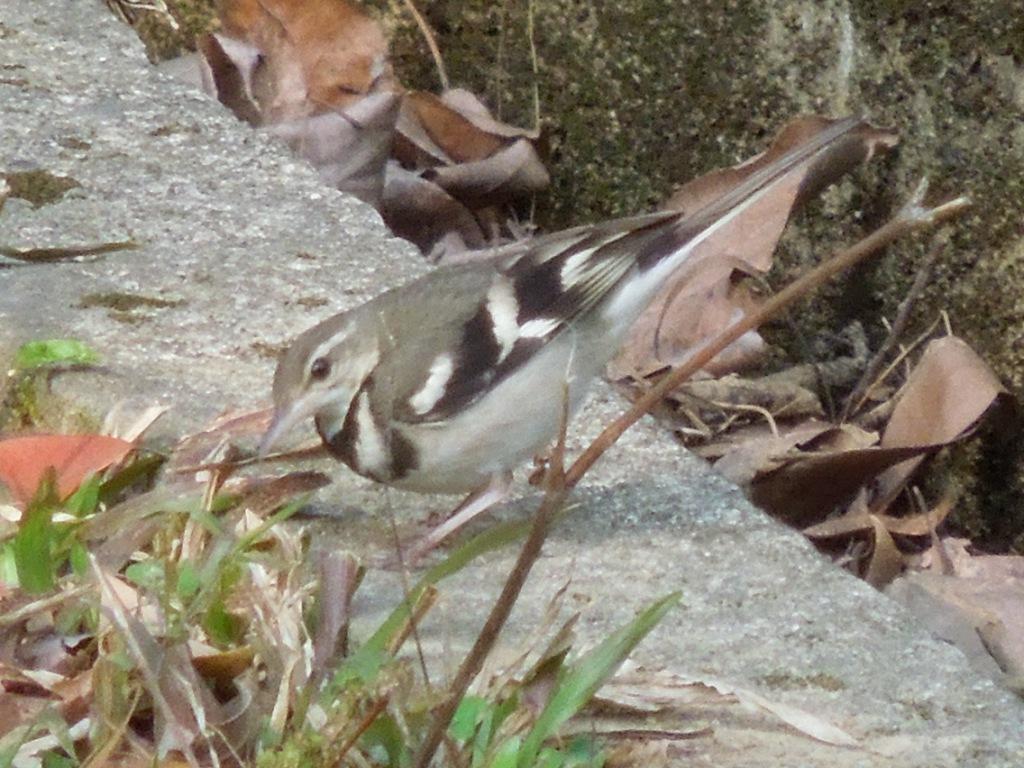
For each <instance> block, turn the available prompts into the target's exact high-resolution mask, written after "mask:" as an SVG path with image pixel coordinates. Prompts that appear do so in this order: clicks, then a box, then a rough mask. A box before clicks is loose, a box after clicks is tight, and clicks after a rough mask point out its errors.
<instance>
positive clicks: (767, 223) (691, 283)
mask: <svg viewBox="0 0 1024 768" xmlns="http://www.w3.org/2000/svg"><path fill="white" fill-rule="evenodd" d="M833 122H834V121H832V120H829V119H827V118H823V117H802V118H797V119H795V120H793V121H791V122H790V123H788V124H787V125H786V126H785V127H783V128H782V130H781V131H780V132H779V133H778V135H777V136H776V138H775V140H774V142H773V143H772V145H771V147H769V148H768V150H767V151H765V152H764V153H762V154H760V155H758V156H756V157H754V158H751V159H750V160H747V161H746V162H744V163H741V164H740V165H737V166H734V167H733V168H726V169H722V170H718V171H713V172H712V173H709V174H706V175H704V176H701V177H699V178H697V179H694V180H693V181H691V182H689V183H687V184H686V185H684V186H683V187H682V188H680V189H679V191H678V192H676V193H675V194H674V195H673V196H672V197H671V198H670V199H669V200H668V202H667V203H666V204H665V206H664V207H665V208H666V209H673V210H682V211H685V212H688V213H691V212H695V211H698V210H700V209H701V208H703V207H704V206H707V205H709V204H710V203H712V202H713V201H715V200H717V199H719V198H721V197H722V196H723V195H725V194H728V193H729V192H730V191H731V190H732V189H734V188H735V187H736V185H737V184H740V183H741V182H743V181H744V180H745V179H747V178H749V177H750V176H751V175H752V174H754V173H756V172H757V171H759V170H760V169H762V168H764V167H765V166H766V165H768V164H770V163H772V162H775V161H777V160H778V159H779V158H782V157H784V156H785V155H786V154H787V153H789V152H792V151H795V150H796V149H797V148H799V147H800V146H801V145H802V144H804V143H805V142H807V141H809V140H811V139H812V138H813V137H814V136H816V135H817V134H819V133H820V132H821V131H823V130H825V129H826V128H828V127H829V126H830V125H832V123H833ZM896 143H897V138H896V135H895V134H894V133H892V132H890V131H886V130H882V129H878V128H875V127H873V126H871V125H868V124H867V123H862V124H861V126H860V127H859V128H858V129H857V130H856V131H853V132H852V133H850V134H848V135H847V136H845V137H844V138H843V139H841V140H840V141H838V142H836V143H835V145H834V146H832V147H831V148H830V150H829V151H828V152H826V153H825V154H823V155H821V156H820V157H819V159H818V160H816V161H814V162H813V163H805V164H803V165H801V166H799V167H798V168H796V169H795V170H794V171H793V172H792V173H790V174H788V175H787V176H786V177H784V178H782V179H780V180H779V181H778V182H776V184H774V185H773V187H772V189H771V190H770V191H769V192H767V193H766V194H764V195H762V196H760V197H759V198H758V199H757V200H756V201H754V202H753V203H752V204H751V205H750V206H748V207H747V208H746V209H744V210H743V211H742V212H741V213H740V214H739V215H738V216H736V217H735V218H733V219H732V220H730V221H729V222H726V223H724V224H723V226H721V227H719V228H718V229H717V230H716V231H715V232H714V233H713V234H712V235H711V236H710V237H708V238H707V239H706V240H705V241H703V242H702V243H701V244H700V245H698V246H697V248H696V250H695V251H694V256H693V257H692V258H691V259H690V261H689V262H688V264H687V266H686V267H685V268H684V269H682V270H681V271H680V272H679V273H678V274H677V275H676V276H674V278H673V279H672V280H671V281H669V282H668V284H667V285H666V287H665V289H664V290H663V291H662V292H661V294H659V295H658V296H657V297H656V298H655V299H654V300H653V301H652V302H651V304H650V305H648V307H647V309H646V310H645V311H644V313H643V314H642V315H641V316H640V317H639V318H638V319H637V321H636V323H635V324H634V326H633V329H632V331H631V333H630V336H629V338H628V339H627V341H626V343H625V344H624V345H623V347H622V350H621V351H620V353H619V355H618V356H617V357H616V358H615V359H614V360H613V361H612V363H611V364H610V367H609V371H610V373H609V375H610V376H611V377H612V378H622V377H624V376H631V377H634V378H642V377H644V376H645V375H647V374H649V373H650V372H651V371H654V370H658V369H660V368H663V367H665V366H671V365H678V364H679V363H680V362H682V361H683V360H684V359H685V357H686V355H687V354H688V353H692V352H691V351H692V350H693V348H694V347H696V346H697V345H698V344H700V343H701V342H702V341H704V340H705V339H706V338H708V334H710V335H714V334H715V333H717V332H719V331H720V330H723V329H724V328H725V327H726V326H727V325H729V324H730V323H731V322H732V321H733V320H734V319H735V312H736V311H739V312H743V311H744V310H745V309H747V308H749V307H748V306H745V304H746V302H747V301H749V299H748V298H747V297H742V294H738V293H736V292H735V291H732V290H730V285H731V283H732V275H733V272H734V271H736V270H738V271H740V272H745V273H748V274H757V273H763V272H765V271H767V270H768V268H769V267H770V266H771V263H772V253H773V252H774V250H775V245H776V243H777V242H778V239H779V237H780V236H781V234H782V230H783V229H784V228H785V225H786V221H787V220H788V218H789V215H790V213H791V211H792V210H793V208H794V207H795V206H797V205H799V204H800V203H801V202H802V201H803V200H805V199H807V198H808V197H810V196H811V195H813V194H815V193H816V192H817V191H819V190H820V189H822V188H824V187H825V186H828V185H829V184H831V183H833V182H835V181H836V180H838V178H839V177H840V176H842V175H843V174H844V173H846V172H848V171H849V170H851V169H852V168H854V167H855V166H856V165H858V164H860V163H861V162H865V161H867V160H869V159H870V158H871V157H872V156H873V155H874V154H876V153H877V152H881V151H886V150H888V149H890V148H891V147H893V146H895V145H896ZM709 299H710V300H711V308H712V309H713V312H711V313H708V305H707V302H708V300H709ZM706 313H707V314H708V316H707V317H702V316H703V315H705V314H706Z"/></svg>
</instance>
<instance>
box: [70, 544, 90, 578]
mask: <svg viewBox="0 0 1024 768" xmlns="http://www.w3.org/2000/svg"><path fill="white" fill-rule="evenodd" d="M69 559H70V560H71V570H72V571H73V572H74V574H75V576H78V577H82V576H85V574H87V573H88V572H89V550H87V549H86V548H85V545H84V544H82V542H80V541H78V540H77V539H75V540H74V541H72V542H71V551H70V553H69Z"/></svg>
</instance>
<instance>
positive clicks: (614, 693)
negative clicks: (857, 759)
mask: <svg viewBox="0 0 1024 768" xmlns="http://www.w3.org/2000/svg"><path fill="white" fill-rule="evenodd" d="M733 701H737V702H739V703H740V704H742V705H743V706H745V707H747V708H750V709H754V710H760V711H762V712H767V713H769V714H771V715H773V716H774V717H777V718H778V719H780V720H782V721H783V722H784V723H786V724H787V725H789V726H790V727H792V728H795V729H796V730H798V731H800V732H801V733H803V734H805V735H807V736H810V737H811V738H813V739H816V740H818V741H822V742H825V743H827V744H835V745H839V746H849V747H852V746H858V742H857V740H856V739H854V738H853V737H852V736H851V735H850V734H848V733H846V731H844V730H842V729H841V728H838V727H837V726H835V725H833V724H831V723H829V722H828V721H826V720H824V719H823V718H821V717H819V716H818V715H815V714H812V713H810V712H806V711H804V710H802V709H798V708H797V707H793V706H790V705H788V704H782V703H781V702H774V701H771V700H769V699H767V698H765V697H764V696H761V695H760V694H759V693H755V692H754V691H751V690H748V689H746V688H740V687H738V686H735V685H732V684H731V683H727V682H725V681H722V680H716V679H712V678H707V677H703V676H691V675H684V674H678V673H674V672H669V671H666V670H653V671H652V670H646V669H643V668H638V667H633V666H630V667H629V671H627V672H622V673H619V674H617V675H616V676H615V677H613V678H612V679H611V680H610V681H608V682H607V683H605V685H604V686H602V687H601V689H600V690H599V691H598V692H597V694H595V696H594V702H595V703H597V704H599V705H602V706H615V707H618V708H620V709H624V710H632V711H634V712H645V713H653V712H660V711H663V710H669V709H675V710H680V709H683V710H685V709H689V708H693V707H695V706H698V705H708V704H710V705H715V704H723V703H731V702H733Z"/></svg>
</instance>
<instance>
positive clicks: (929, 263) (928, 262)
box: [840, 237, 944, 421]
mask: <svg viewBox="0 0 1024 768" xmlns="http://www.w3.org/2000/svg"><path fill="white" fill-rule="evenodd" d="M943 245H944V243H943V241H942V240H941V239H940V238H939V237H935V238H934V239H933V240H932V246H931V248H929V249H928V253H927V254H926V255H925V257H924V259H923V260H922V261H921V266H919V267H918V268H917V274H916V275H915V276H914V282H913V283H912V284H911V286H910V290H909V291H907V295H906V296H905V297H904V299H903V301H901V302H900V305H899V307H898V308H897V310H896V319H895V320H894V321H893V324H892V327H891V328H890V329H889V335H888V336H887V337H886V339H885V341H884V342H883V343H882V346H880V347H879V348H878V351H877V352H876V353H875V355H874V357H872V358H871V361H870V362H869V363H868V365H867V367H866V368H865V369H864V373H863V374H861V377H860V380H859V381H858V382H857V385H856V386H855V387H854V388H853V391H852V392H851V393H850V396H849V397H848V398H846V405H845V407H844V408H843V415H842V417H841V418H840V421H847V420H848V419H849V418H850V416H852V415H853V414H854V413H856V412H857V411H858V410H860V408H861V406H863V405H864V400H865V398H866V393H867V391H868V387H870V386H871V384H872V382H873V381H874V380H875V377H876V376H877V375H878V372H879V371H880V370H882V366H883V365H885V360H886V358H887V357H889V355H890V354H891V353H892V351H893V349H895V348H896V344H897V343H898V342H899V339H900V337H901V336H902V335H903V332H904V331H905V330H906V328H907V323H909V322H910V312H911V310H912V309H913V308H914V304H915V302H916V301H917V299H918V298H919V297H920V295H921V293H923V292H924V289H925V286H926V285H928V281H929V280H930V279H931V275H932V268H933V267H934V266H935V261H936V259H937V258H938V257H939V254H940V253H942V247H943Z"/></svg>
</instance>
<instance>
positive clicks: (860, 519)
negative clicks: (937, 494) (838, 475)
mask: <svg viewBox="0 0 1024 768" xmlns="http://www.w3.org/2000/svg"><path fill="white" fill-rule="evenodd" d="M952 510H953V505H952V504H939V505H938V506H936V507H935V508H934V509H930V510H928V511H927V512H920V513H918V514H916V515H910V516H909V517H892V516H891V515H871V514H868V513H866V512H864V511H863V510H851V511H849V512H847V513H846V514H844V515H841V516H840V517H834V518H832V519H831V520H826V521H825V522H823V523H817V524H816V525H811V526H808V527H807V528H804V535H805V536H809V537H811V538H812V539H833V538H846V537H848V536H852V535H855V534H858V533H865V532H867V531H869V530H871V529H872V528H873V527H874V526H873V525H872V518H874V519H876V520H880V521H881V522H882V524H883V525H885V529H886V530H887V531H889V533H892V534H897V535H900V536H928V535H930V534H931V532H932V531H933V530H934V529H935V528H937V527H938V526H939V525H941V524H942V522H943V521H944V520H945V519H946V517H947V516H948V515H949V513H950V512H951V511H952Z"/></svg>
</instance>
